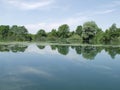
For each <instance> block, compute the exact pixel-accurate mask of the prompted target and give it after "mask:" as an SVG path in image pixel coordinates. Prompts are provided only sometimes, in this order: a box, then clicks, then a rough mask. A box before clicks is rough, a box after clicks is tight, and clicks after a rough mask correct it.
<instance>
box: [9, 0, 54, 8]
mask: <svg viewBox="0 0 120 90" xmlns="http://www.w3.org/2000/svg"><path fill="white" fill-rule="evenodd" d="M53 2H54V0H42V1H41V0H39V1H34V2H30V1H21V0H7V3H9V4H11V5H13V6H15V7H17V8H20V9H22V10H33V9H40V8H43V7H46V6H49V5H51V4H52V3H53Z"/></svg>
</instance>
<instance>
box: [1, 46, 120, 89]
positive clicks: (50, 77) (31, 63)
mask: <svg viewBox="0 0 120 90" xmlns="http://www.w3.org/2000/svg"><path fill="white" fill-rule="evenodd" d="M119 84H120V47H119V46H74V45H72V46H71V45H67V46H64V45H51V46H50V45H46V46H44V45H36V44H30V45H17V44H8V45H7V44H6V45H0V90H120V85H119Z"/></svg>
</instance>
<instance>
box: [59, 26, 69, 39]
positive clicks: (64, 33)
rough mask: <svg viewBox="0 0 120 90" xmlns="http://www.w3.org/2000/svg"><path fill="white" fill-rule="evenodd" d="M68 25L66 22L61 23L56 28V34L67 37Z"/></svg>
mask: <svg viewBox="0 0 120 90" xmlns="http://www.w3.org/2000/svg"><path fill="white" fill-rule="evenodd" d="M68 33H69V26H68V25H67V24H63V25H61V26H60V27H59V28H58V36H59V37H60V38H68Z"/></svg>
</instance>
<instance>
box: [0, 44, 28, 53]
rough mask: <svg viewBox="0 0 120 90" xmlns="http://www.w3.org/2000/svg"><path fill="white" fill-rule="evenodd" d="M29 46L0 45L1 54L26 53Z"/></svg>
mask: <svg viewBox="0 0 120 90" xmlns="http://www.w3.org/2000/svg"><path fill="white" fill-rule="evenodd" d="M27 47H28V46H27V45H18V44H15V45H0V52H9V51H12V52H24V51H25V49H26V48H27Z"/></svg>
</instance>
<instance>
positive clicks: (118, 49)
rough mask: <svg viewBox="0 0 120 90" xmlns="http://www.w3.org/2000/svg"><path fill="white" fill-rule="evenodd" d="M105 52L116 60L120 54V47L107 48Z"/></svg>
mask: <svg viewBox="0 0 120 90" xmlns="http://www.w3.org/2000/svg"><path fill="white" fill-rule="evenodd" d="M105 51H106V52H108V54H109V55H110V56H111V58H113V59H114V58H115V56H116V55H117V54H120V47H112V46H110V47H105Z"/></svg>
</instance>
